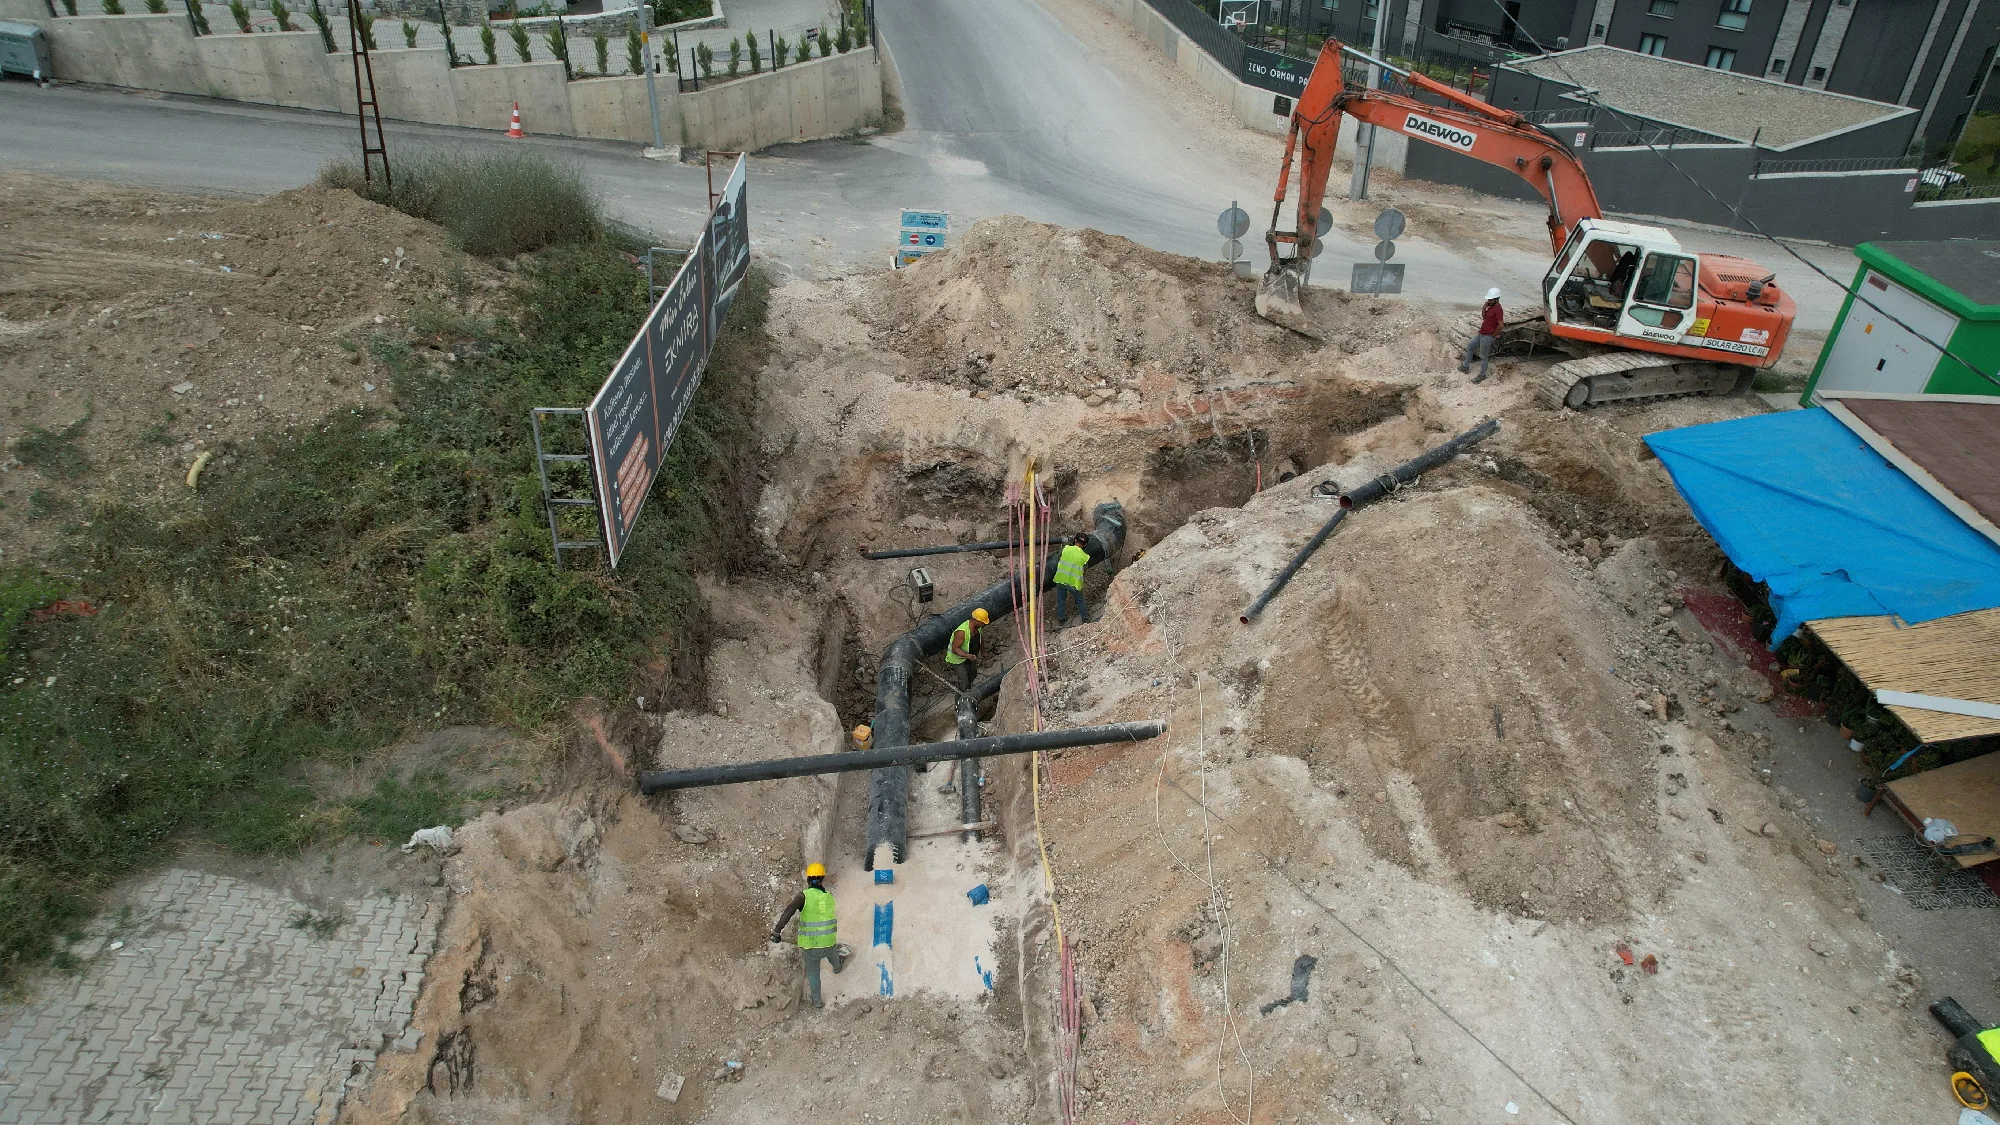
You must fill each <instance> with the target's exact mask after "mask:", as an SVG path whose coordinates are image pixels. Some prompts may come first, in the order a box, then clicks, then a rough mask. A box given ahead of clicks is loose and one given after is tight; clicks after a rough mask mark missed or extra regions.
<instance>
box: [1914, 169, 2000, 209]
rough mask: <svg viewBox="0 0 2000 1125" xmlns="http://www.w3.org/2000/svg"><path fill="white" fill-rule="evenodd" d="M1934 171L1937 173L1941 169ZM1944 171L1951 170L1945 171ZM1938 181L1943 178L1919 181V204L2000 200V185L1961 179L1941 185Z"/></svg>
mask: <svg viewBox="0 0 2000 1125" xmlns="http://www.w3.org/2000/svg"><path fill="white" fill-rule="evenodd" d="M1932 171H1933V172H1936V171H1939V169H1932ZM1944 171H1947V172H1949V171H1950V170H1949V169H1944ZM1954 174H1955V173H1954ZM1938 179H1942V177H1938V178H1935V179H1928V180H1918V181H1917V202H1918V203H1936V202H1937V201H1939V200H1943V199H2000V183H1995V184H1975V183H1973V182H1972V181H1970V180H1967V179H1964V178H1960V179H1959V180H1958V181H1957V182H1956V183H1953V182H1950V181H1946V182H1943V183H1940V182H1938Z"/></svg>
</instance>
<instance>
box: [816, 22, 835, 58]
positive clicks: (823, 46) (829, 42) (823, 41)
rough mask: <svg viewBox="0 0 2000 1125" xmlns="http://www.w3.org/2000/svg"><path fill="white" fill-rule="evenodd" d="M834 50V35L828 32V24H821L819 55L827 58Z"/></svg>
mask: <svg viewBox="0 0 2000 1125" xmlns="http://www.w3.org/2000/svg"><path fill="white" fill-rule="evenodd" d="M832 50H833V36H831V35H828V34H827V33H826V25H825V24H820V25H819V57H820V58H825V57H826V56H827V53H828V52H830V51H832Z"/></svg>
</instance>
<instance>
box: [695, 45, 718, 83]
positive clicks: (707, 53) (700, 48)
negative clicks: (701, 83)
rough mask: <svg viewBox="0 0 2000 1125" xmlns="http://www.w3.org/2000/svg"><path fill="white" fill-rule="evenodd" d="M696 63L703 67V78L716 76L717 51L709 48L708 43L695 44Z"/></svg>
mask: <svg viewBox="0 0 2000 1125" xmlns="http://www.w3.org/2000/svg"><path fill="white" fill-rule="evenodd" d="M694 63H695V65H696V66H698V67H700V68H701V76H702V77H703V78H713V77H715V52H714V51H711V50H709V49H708V44H706V43H696V44H695V45H694Z"/></svg>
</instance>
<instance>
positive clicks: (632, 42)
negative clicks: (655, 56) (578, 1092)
mask: <svg viewBox="0 0 2000 1125" xmlns="http://www.w3.org/2000/svg"><path fill="white" fill-rule="evenodd" d="M625 72H626V73H627V74H644V73H646V55H645V52H644V51H642V50H641V49H640V43H639V29H638V28H637V27H631V28H627V29H626V31H625Z"/></svg>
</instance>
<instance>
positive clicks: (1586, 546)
mask: <svg viewBox="0 0 2000 1125" xmlns="http://www.w3.org/2000/svg"><path fill="white" fill-rule="evenodd" d="M1580 550H1582V551H1583V557H1584V558H1586V559H1589V560H1590V561H1592V562H1596V561H1597V560H1598V559H1601V558H1603V557H1604V544H1603V543H1601V542H1599V541H1598V540H1597V538H1596V537H1595V536H1592V537H1591V538H1589V539H1585V540H1584V541H1583V546H1582V547H1581V548H1580Z"/></svg>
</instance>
